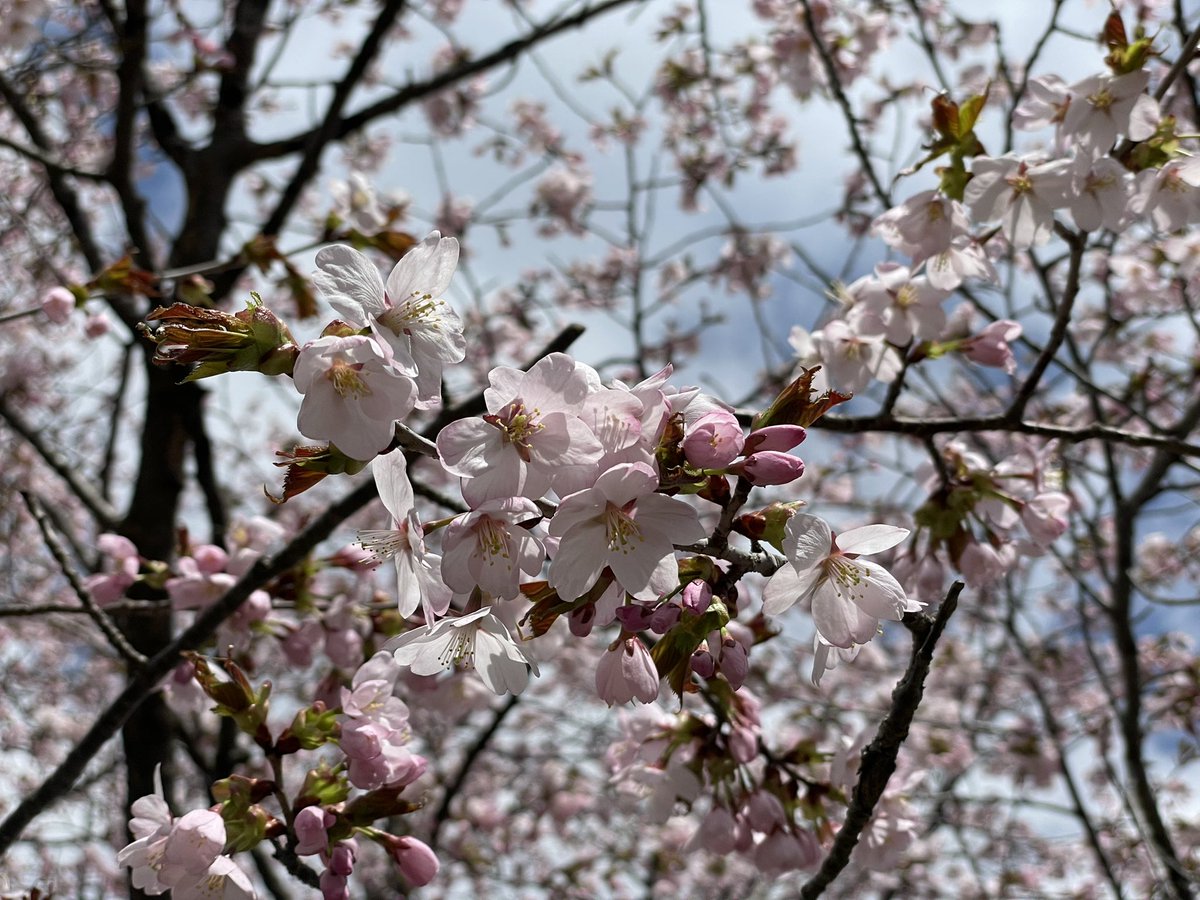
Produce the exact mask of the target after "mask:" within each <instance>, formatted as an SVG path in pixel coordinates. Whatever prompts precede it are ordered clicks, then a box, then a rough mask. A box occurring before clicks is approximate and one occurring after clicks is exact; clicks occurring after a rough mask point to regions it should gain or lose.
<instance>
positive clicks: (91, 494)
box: [0, 394, 121, 531]
mask: <svg viewBox="0 0 1200 900" xmlns="http://www.w3.org/2000/svg"><path fill="white" fill-rule="evenodd" d="M0 419H4V421H5V422H7V423H8V427H9V428H11V429H12V430H13V431H15V432H16V433H17V434H19V435H20V436H21V437H22V438H24V439H25V441H26V442H27V443H28V444H29V446H31V447H33V449H34V450H36V451H37V452H38V455H39V456H40V457H41V458H42V460H43V461H44V462H45V463H46V465H48V466H49V467H50V468H51V469H53V470H54V473H55V474H56V475H58V477H59V478H61V479H62V480H63V481H65V482H66V484H67V487H69V488H70V489H71V492H72V493H73V494H74V495H75V496H76V498H78V500H79V502H80V503H82V504H83V505H84V506H85V507H87V510H88V512H90V513H91V514H92V516H93V517H94V518H95V519H96V523H97V524H98V525H99V526H100V527H101V528H103V529H104V530H105V531H112V530H114V529H115V528H116V527H117V522H118V521H120V518H121V517H120V515H119V514H118V513H117V511H116V510H115V509H113V508H112V506H110V505H109V502H108V501H107V500H105V499H104V498H103V497H101V496H100V494H98V493H97V492H96V490H95V488H93V487H92V486H91V484H89V483H88V482H87V481H85V480H84V479H83V478H81V477H80V476H79V475H78V473H77V472H76V471H75V468H74V467H73V466H72V465H71V463H69V462H68V461H67V460H66V459H64V458H63V457H62V456H60V455H59V454H58V452H57V451H55V450H54V449H53V448H51V447H50V446H49V445H48V444H47V443H46V442H45V441H44V440H42V436H41V434H39V433H38V432H37V431H35V430H34V429H33V428H31V427H30V426H29V425H28V424H27V423H26V422H25V421H24V420H22V419H21V418H20V416H18V415H17V414H16V413H15V412H13V410H12V409H10V408H9V406H8V403H7V402H5V397H4V395H2V394H0Z"/></svg>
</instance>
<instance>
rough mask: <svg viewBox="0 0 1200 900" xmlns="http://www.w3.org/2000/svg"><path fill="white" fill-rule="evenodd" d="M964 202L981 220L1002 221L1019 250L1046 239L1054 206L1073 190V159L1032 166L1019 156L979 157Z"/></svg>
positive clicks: (1052, 219)
mask: <svg viewBox="0 0 1200 900" xmlns="http://www.w3.org/2000/svg"><path fill="white" fill-rule="evenodd" d="M971 171H972V173H973V175H974V177H973V178H972V179H971V180H970V181H969V182H967V189H966V193H965V194H964V198H963V199H964V200H965V201H966V203H967V205H968V206H970V207H971V210H972V212H974V213H975V215H976V217H978V218H979V219H980V220H982V221H994V220H999V221H1000V229H1001V231H1003V232H1004V236H1005V237H1006V238H1008V241H1009V243H1010V244H1012V245H1013V247H1014V248H1016V249H1018V250H1025V249H1028V248H1029V247H1031V246H1034V245H1040V244H1044V243H1046V241H1048V240H1049V239H1050V234H1051V231H1052V230H1053V227H1054V210H1056V209H1059V208H1061V207H1063V206H1065V205H1066V198H1067V196H1068V195H1069V194H1070V193H1071V163H1070V162H1069V161H1068V160H1065V159H1056V160H1051V161H1050V162H1043V163H1036V164H1031V162H1030V161H1029V160H1026V159H1019V158H1017V157H1015V156H1002V157H997V158H995V159H993V158H991V157H986V156H978V157H976V158H975V160H974V161H973V163H972V165H971Z"/></svg>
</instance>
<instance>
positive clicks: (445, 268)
mask: <svg viewBox="0 0 1200 900" xmlns="http://www.w3.org/2000/svg"><path fill="white" fill-rule="evenodd" d="M457 265H458V241H457V240H456V239H454V238H452V237H445V238H444V237H442V236H441V234H440V233H439V232H436V231H434V232H432V233H431V234H430V235H429V236H428V237H426V238H425V240H424V241H422V242H421V243H420V244H418V245H417V246H415V247H413V248H412V249H411V250H409V251H408V253H406V254H405V255H404V257H403V258H402V259H401V260H400V262H398V263H396V266H395V268H393V269H392V271H391V274H390V275H388V279H387V284H386V285H385V284H384V282H383V279H382V278H380V276H379V271H378V270H377V269H376V268H375V266H374V265H372V264H371V261H370V260H368V259H367V258H366V257H365V256H364V255H363V254H361V253H359V252H358V251H357V250H354V249H353V248H351V247H346V246H342V245H340V244H338V245H334V246H332V247H325V248H324V249H322V250H321V251H320V252H319V253H318V254H317V267H318V269H319V271H318V272H316V273H315V274H314V275H313V283H314V284H316V285H317V287H318V288H320V289H321V292H322V293H323V294H325V296H326V298H327V299H328V300H329V302H330V304H331V305H332V306H333V307H334V309H336V310H337V311H338V312H339V313H341V314H342V315H343V316H345V317H346V318H347V319H348V320H349V321H350V322H351V323H353V324H355V325H358V326H366V325H369V326H370V328H371V331H372V333H373V334H375V335H376V337H378V338H379V340H380V342H381V343H382V344H383V345H384V346H386V347H387V348H388V349H389V350H390V351H391V353H390V362H391V363H392V365H394V366H395V367H396V368H397V369H398V370H399V371H401V372H403V373H404V374H405V375H408V376H410V377H412V378H413V379H414V380H415V381H416V385H417V405H418V406H420V407H421V408H426V407H428V406H431V405H436V404H437V403H438V402H439V400H440V394H439V392H440V390H441V384H442V369H443V368H444V367H445V366H446V365H447V364H448V363H456V362H461V361H462V359H463V357H464V356H465V355H466V346H467V345H466V339H465V338H464V337H463V334H462V321H461V320H460V319H459V317H458V314H457V313H456V312H455V311H454V310H453V309H452V308H451V307H450V305H449V304H448V303H446V301H445V300H443V299H442V294H444V293H445V292H446V289H447V288H448V287H449V286H450V280H451V279H452V278H453V277H454V270H455V267H456V266H457Z"/></svg>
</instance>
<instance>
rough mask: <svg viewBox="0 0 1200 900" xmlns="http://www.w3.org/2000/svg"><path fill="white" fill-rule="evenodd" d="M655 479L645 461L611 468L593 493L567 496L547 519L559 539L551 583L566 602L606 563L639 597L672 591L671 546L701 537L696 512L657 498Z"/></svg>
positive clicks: (593, 579)
mask: <svg viewBox="0 0 1200 900" xmlns="http://www.w3.org/2000/svg"><path fill="white" fill-rule="evenodd" d="M657 487H658V476H657V475H656V474H655V473H654V470H653V469H651V468H650V467H649V466H647V465H645V464H643V463H622V464H621V465H618V466H614V467H613V468H611V469H609V470H608V471H607V472H605V473H604V474H603V475H601V476H600V477H599V478H598V479H596V485H595V487H593V488H589V489H587V490H583V491H579V492H577V493H574V494H571V495H569V496H568V497H565V498H564V499H563V501H562V503H561V504H559V507H558V512H557V513H556V514H555V516H554V518H553V519H552V520H551V522H550V534H551V535H552V536H553V537H556V538H558V539H559V544H558V550H557V551H556V552H555V554H554V559H553V560H552V561H551V563H550V584H551V586H553V587H554V589H555V590H557V591H558V593H559V595H560V596H561V597H563V598H564V599H575V598H576V597H580V596H582V595H583V594H584V593H585V592H586V591H587V590H588V588H590V587H591V586H592V585H593V584H595V582H596V580H597V579H598V578H599V577H600V573H601V571H602V570H603V569H604V568H605V567H606V566H609V567H611V568H612V571H613V574H614V576H615V577H616V580H617V582H618V583H619V584H620V585H621V587H622V588H624V589H625V590H626V591H627V592H628V593H630V594H632V595H633V596H634V597H637V598H638V599H641V600H654V599H656V598H658V597H659V596H661V595H662V594H665V593H667V592H668V591H670V590H672V589H673V588H675V587H676V585H678V583H679V576H678V572H677V569H676V565H675V552H674V551H675V543H681V544H686V543H690V542H692V541H698V540H700V539H701V538H702V537H703V536H704V528H703V526H701V524H700V521H699V519H698V518H697V515H696V511H695V510H694V509H693V508H692V507H690V506H688V505H687V504H686V503H684V502H683V501H681V500H675V499H673V498H671V497H664V496H663V495H662V494H656V493H654V490H655V488H657Z"/></svg>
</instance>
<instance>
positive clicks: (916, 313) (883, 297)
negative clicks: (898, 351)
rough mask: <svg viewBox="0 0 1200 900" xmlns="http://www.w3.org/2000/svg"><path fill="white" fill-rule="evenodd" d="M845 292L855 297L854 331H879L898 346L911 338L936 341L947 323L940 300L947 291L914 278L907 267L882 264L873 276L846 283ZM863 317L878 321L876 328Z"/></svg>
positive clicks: (919, 277)
mask: <svg viewBox="0 0 1200 900" xmlns="http://www.w3.org/2000/svg"><path fill="white" fill-rule="evenodd" d="M846 293H847V294H848V295H849V296H850V297H852V298H853V300H854V306H853V307H852V308H851V316H852V317H854V318H855V321H856V326H855V327H856V330H858V331H860V332H866V333H881V334H882V335H883V336H884V337H885V338H886V339H887V340H888V341H889V342H891V343H893V344H897V345H899V346H903V345H904V344H907V343H908V342H909V341H911V340H912V339H913V338H916V339H917V340H935V339H936V338H937V337H938V336H940V335H941V333H942V329H943V328H944V327H945V325H946V313H945V310H943V309H942V302H943V301H944V300H945V299H946V298H947V297H949V296H950V293H949V291H944V290H939V289H938V288H936V287H934V286H933V285H931V284H930V283H929V279H928V278H927V277H925V276H916V277H913V275H912V273H911V272H910V271H909V269H908V268H907V267H906V266H900V265H896V264H895V263H881V264H880V265H878V266H876V267H875V272H874V273H873V274H872V275H867V276H865V277H863V278H860V279H858V280H857V281H855V282H854V283H853V284H851V285H849V286H848V287H847V288H846ZM864 319H869V320H871V321H873V322H877V323H878V324H877V328H876V327H870V326H869V325H868V324H867V321H864Z"/></svg>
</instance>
